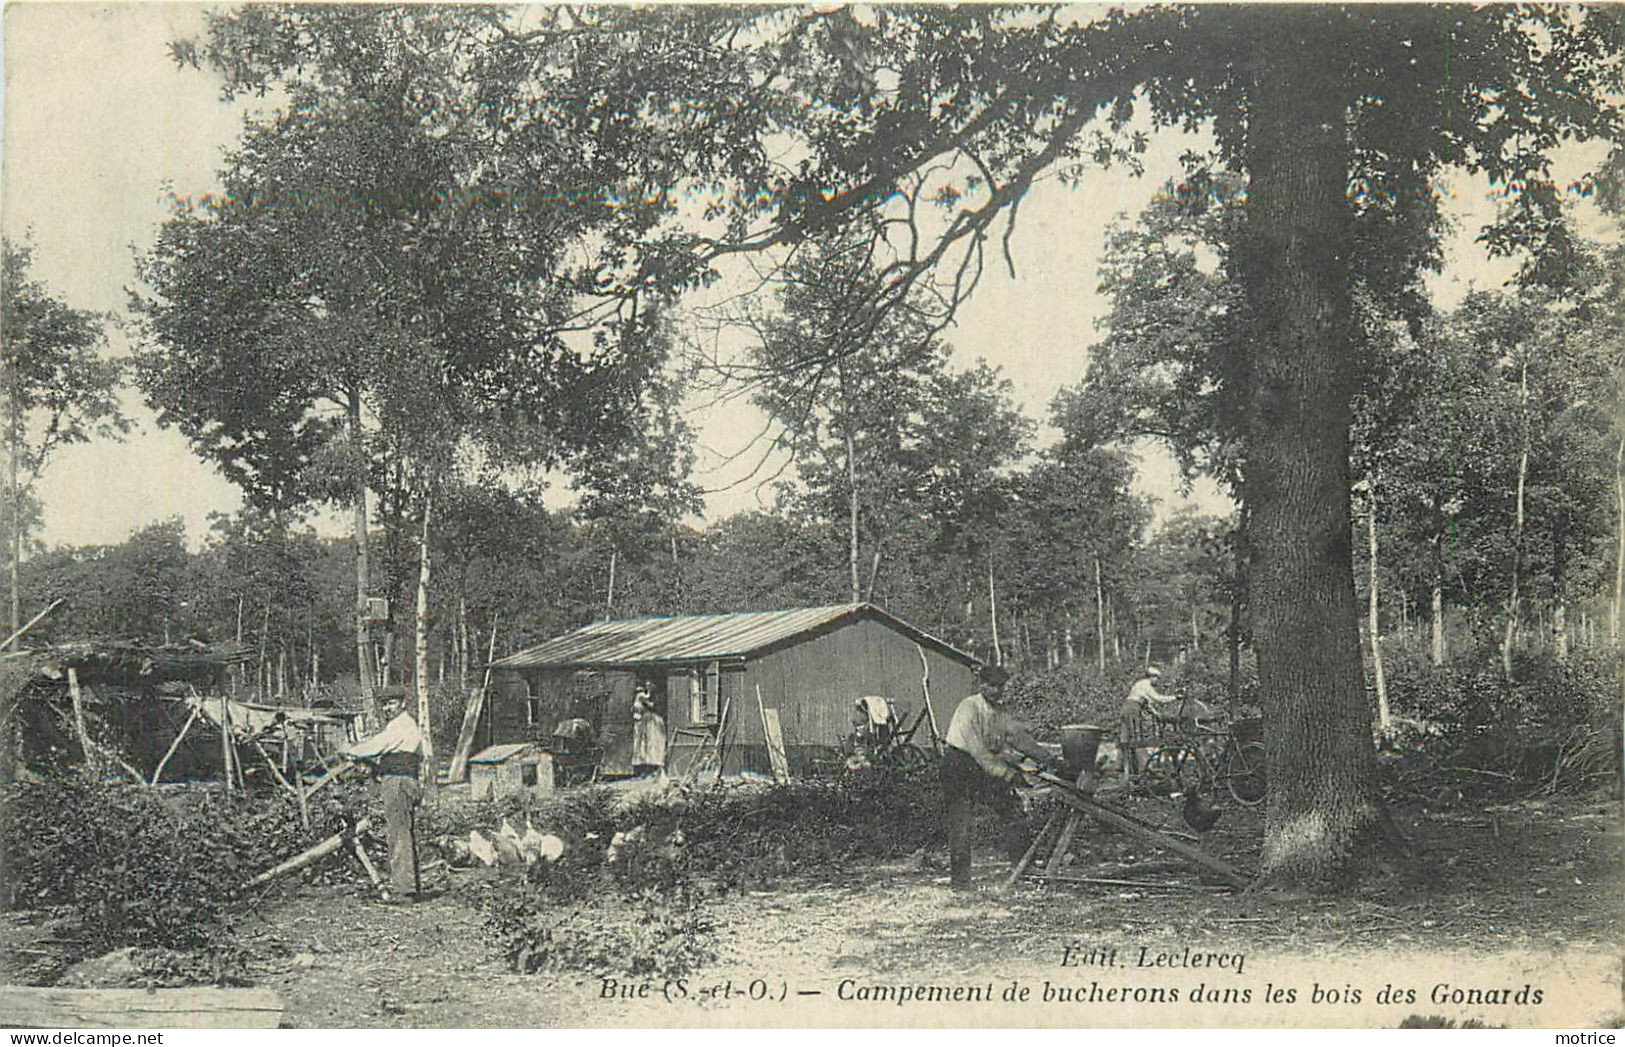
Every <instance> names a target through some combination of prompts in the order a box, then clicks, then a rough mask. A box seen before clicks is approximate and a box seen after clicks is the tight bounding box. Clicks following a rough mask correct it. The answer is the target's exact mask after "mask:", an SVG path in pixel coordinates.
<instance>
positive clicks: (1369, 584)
mask: <svg viewBox="0 0 1625 1047" xmlns="http://www.w3.org/2000/svg"><path fill="white" fill-rule="evenodd" d="M1365 484H1366V517H1365V520H1366V530H1365V535H1366V549H1367V551H1368V552H1369V553H1370V555H1369V556H1368V557H1367V560H1368V563H1367V569H1368V572H1369V573H1368V574H1367V576H1366V615H1367V620H1366V628H1367V630H1368V631H1369V633H1370V636H1371V669H1372V673H1373V675H1374V676H1375V677H1376V683H1377V724H1378V726H1379V727H1381V729H1382V733H1383V734H1387V733H1388V732H1389V731H1391V730H1393V726H1394V721H1393V717H1392V716H1391V715H1390V713H1389V711H1388V679H1387V677H1386V676H1385V675H1384V674H1383V671H1382V634H1381V632H1380V630H1379V628H1378V621H1379V619H1378V615H1377V611H1378V606H1377V478H1376V475H1375V474H1374V473H1366V477H1365Z"/></svg>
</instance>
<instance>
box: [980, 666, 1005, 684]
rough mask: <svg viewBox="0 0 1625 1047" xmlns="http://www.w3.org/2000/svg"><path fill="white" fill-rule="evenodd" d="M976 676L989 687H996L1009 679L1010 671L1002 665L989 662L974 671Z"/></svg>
mask: <svg viewBox="0 0 1625 1047" xmlns="http://www.w3.org/2000/svg"><path fill="white" fill-rule="evenodd" d="M976 677H977V679H979V680H981V681H982V683H984V684H986V685H987V686H989V687H997V686H999V685H1000V684H1002V683H1004V682H1005V681H1006V680H1008V679H1010V673H1009V671H1008V670H1007V669H1005V667H1004V666H1002V665H995V664H993V663H992V662H989V663H987V664H986V665H984V666H982V667H981V668H980V669H978V670H977V671H976Z"/></svg>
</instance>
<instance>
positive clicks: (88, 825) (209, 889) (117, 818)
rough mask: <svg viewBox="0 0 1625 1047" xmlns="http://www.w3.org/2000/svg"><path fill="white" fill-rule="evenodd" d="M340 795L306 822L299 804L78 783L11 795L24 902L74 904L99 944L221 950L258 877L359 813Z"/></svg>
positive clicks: (16, 887) (13, 845) (16, 886)
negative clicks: (244, 892) (236, 909)
mask: <svg viewBox="0 0 1625 1047" xmlns="http://www.w3.org/2000/svg"><path fill="white" fill-rule="evenodd" d="M352 799H353V797H350V796H347V795H346V794H344V793H342V792H340V793H336V794H334V795H333V797H332V800H331V802H330V803H329V804H328V805H326V806H323V807H321V808H320V809H319V810H316V811H313V812H312V816H313V822H314V825H313V828H312V831H311V832H310V833H307V832H306V831H305V830H304V829H303V827H302V826H301V824H300V821H299V813H298V809H297V807H296V806H295V805H294V804H293V803H292V801H290V800H286V799H278V800H267V799H266V798H265V797H259V798H256V799H254V800H253V801H250V802H242V801H239V800H235V799H228V798H227V797H224V796H222V795H221V794H219V793H215V792H203V791H196V790H186V791H184V792H177V791H173V790H151V789H146V788H142V787H138V786H137V787H131V786H126V785H118V784H108V783H105V782H99V781H91V780H87V779H84V778H78V777H64V778H58V779H48V780H46V781H43V782H33V783H26V784H19V785H14V786H10V787H8V789H7V790H6V793H5V795H4V797H3V803H4V812H5V818H4V825H3V829H0V839H3V845H4V847H5V849H6V852H7V855H8V862H9V864H10V870H11V876H10V882H9V883H8V884H7V886H8V888H9V891H10V897H9V901H10V902H11V904H13V905H17V906H22V907H27V908H49V907H55V908H63V909H66V910H67V911H68V912H70V913H71V914H72V915H74V916H75V917H77V920H78V922H79V923H80V924H81V925H82V928H83V933H84V935H85V936H86V938H87V940H88V942H89V944H90V945H91V946H93V947H95V948H97V949H100V950H103V951H105V950H107V949H112V948H116V947H119V946H124V945H137V946H157V947H165V948H172V949H182V950H186V949H205V948H220V947H222V946H223V945H224V943H225V942H226V940H227V939H228V938H229V919H230V914H231V903H232V902H233V901H234V899H235V898H236V896H237V893H238V892H239V890H240V889H241V887H242V885H243V884H244V883H245V882H246V881H247V880H248V879H249V878H250V877H252V876H253V875H254V874H255V873H258V872H260V871H262V870H263V869H265V868H268V867H269V866H271V865H274V864H275V863H277V862H279V861H281V860H283V859H285V858H287V857H288V856H289V855H292V854H294V853H297V852H298V851H300V850H303V849H304V848H305V847H307V846H309V844H310V842H311V841H312V840H313V839H314V838H316V837H318V836H321V835H328V834H331V833H332V832H334V831H337V827H338V824H339V821H340V819H341V818H345V817H350V816H351V815H350V814H349V813H348V811H347V809H346V803H347V802H349V801H351V800H352Z"/></svg>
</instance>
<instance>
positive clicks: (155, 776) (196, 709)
mask: <svg viewBox="0 0 1625 1047" xmlns="http://www.w3.org/2000/svg"><path fill="white" fill-rule="evenodd" d="M202 711H203V707H202V706H201V705H194V706H192V715H191V716H188V717H187V718H186V723H185V724H183V725H182V726H181V731H180V733H179V734H177V735H176V736H175V740H174V741H172V742H170V743H169V749H168V750H167V751H166V752H165V753H164V758H163V759H162V760H159V761H158V768H157V770H155V771H153V772H152V782H151V784H152V785H157V784H158V781H159V779H161V778H162V777H163V776H164V766H165V765H166V764H168V763H169V758H170V757H171V756H174V755H175V750H177V749H179V748H180V747H181V742H182V740H184V739H185V738H186V732H187V731H190V730H191V729H192V725H193V724H194V723H196V722H197V718H198V716H199V715H200V714H201V713H202Z"/></svg>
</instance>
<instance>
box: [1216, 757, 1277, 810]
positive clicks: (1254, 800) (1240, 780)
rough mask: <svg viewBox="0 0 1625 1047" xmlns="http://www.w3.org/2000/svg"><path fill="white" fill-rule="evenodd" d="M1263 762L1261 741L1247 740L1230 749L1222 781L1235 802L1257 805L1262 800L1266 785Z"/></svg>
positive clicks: (1247, 805) (1245, 805)
mask: <svg viewBox="0 0 1625 1047" xmlns="http://www.w3.org/2000/svg"><path fill="white" fill-rule="evenodd" d="M1264 764H1265V758H1264V743H1263V742H1247V743H1246V744H1244V745H1240V746H1237V747H1236V748H1234V749H1232V750H1230V761H1229V763H1228V764H1227V765H1226V767H1225V775H1224V783H1225V786H1226V787H1227V788H1228V789H1229V790H1230V795H1231V796H1233V797H1235V799H1236V802H1237V803H1239V804H1241V805H1242V806H1244V807H1257V806H1258V805H1259V804H1261V803H1263V802H1264V794H1265V792H1266V788H1265V787H1266V785H1267V781H1266V779H1265V776H1264V774H1265V772H1264Z"/></svg>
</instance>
